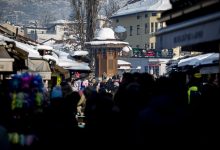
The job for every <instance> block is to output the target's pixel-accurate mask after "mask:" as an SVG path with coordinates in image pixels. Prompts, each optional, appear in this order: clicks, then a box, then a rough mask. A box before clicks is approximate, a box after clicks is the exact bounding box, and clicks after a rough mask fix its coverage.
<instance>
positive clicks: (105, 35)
mask: <svg viewBox="0 0 220 150" xmlns="http://www.w3.org/2000/svg"><path fill="white" fill-rule="evenodd" d="M94 39H95V40H110V39H111V40H115V39H116V38H115V33H114V31H113V30H112V29H111V28H101V29H100V30H99V31H98V33H97V35H96V36H95V38H94Z"/></svg>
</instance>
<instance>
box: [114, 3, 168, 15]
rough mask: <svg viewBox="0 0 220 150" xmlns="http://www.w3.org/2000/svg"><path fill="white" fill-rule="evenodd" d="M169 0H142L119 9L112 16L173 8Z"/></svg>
mask: <svg viewBox="0 0 220 150" xmlns="http://www.w3.org/2000/svg"><path fill="white" fill-rule="evenodd" d="M171 8H172V5H171V4H170V1H169V0H141V1H138V2H136V3H132V4H128V5H127V6H125V7H123V8H121V9H119V10H118V11H117V12H116V13H115V14H113V16H112V17H118V16H124V15H129V14H134V13H140V12H146V11H163V10H168V9H171Z"/></svg>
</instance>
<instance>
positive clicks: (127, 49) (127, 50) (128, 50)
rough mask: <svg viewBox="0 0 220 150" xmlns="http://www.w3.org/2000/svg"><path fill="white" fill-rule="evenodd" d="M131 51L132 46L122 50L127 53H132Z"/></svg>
mask: <svg viewBox="0 0 220 150" xmlns="http://www.w3.org/2000/svg"><path fill="white" fill-rule="evenodd" d="M131 50H132V48H131V47H130V46H125V47H123V48H122V51H124V52H127V53H128V52H130V51H131Z"/></svg>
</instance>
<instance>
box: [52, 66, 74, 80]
mask: <svg viewBox="0 0 220 150" xmlns="http://www.w3.org/2000/svg"><path fill="white" fill-rule="evenodd" d="M54 71H55V72H53V74H54V73H56V72H58V73H61V74H62V75H63V76H64V78H65V79H68V78H70V72H69V70H66V69H64V68H63V67H60V66H58V65H55V66H54Z"/></svg>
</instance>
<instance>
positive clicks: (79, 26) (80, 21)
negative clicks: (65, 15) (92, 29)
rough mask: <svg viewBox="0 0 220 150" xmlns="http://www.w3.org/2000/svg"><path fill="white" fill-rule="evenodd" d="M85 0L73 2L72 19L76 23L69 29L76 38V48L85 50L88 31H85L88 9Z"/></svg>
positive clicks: (72, 0)
mask: <svg viewBox="0 0 220 150" xmlns="http://www.w3.org/2000/svg"><path fill="white" fill-rule="evenodd" d="M84 1H85V0H71V4H72V7H73V13H72V16H71V17H72V18H71V20H73V21H74V22H75V23H74V25H72V26H71V27H69V29H70V30H71V33H72V34H73V36H74V37H75V38H76V40H77V43H76V45H74V47H75V48H76V49H77V47H79V46H80V47H81V49H84V43H85V38H86V31H85V20H86V9H85V2H84Z"/></svg>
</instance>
